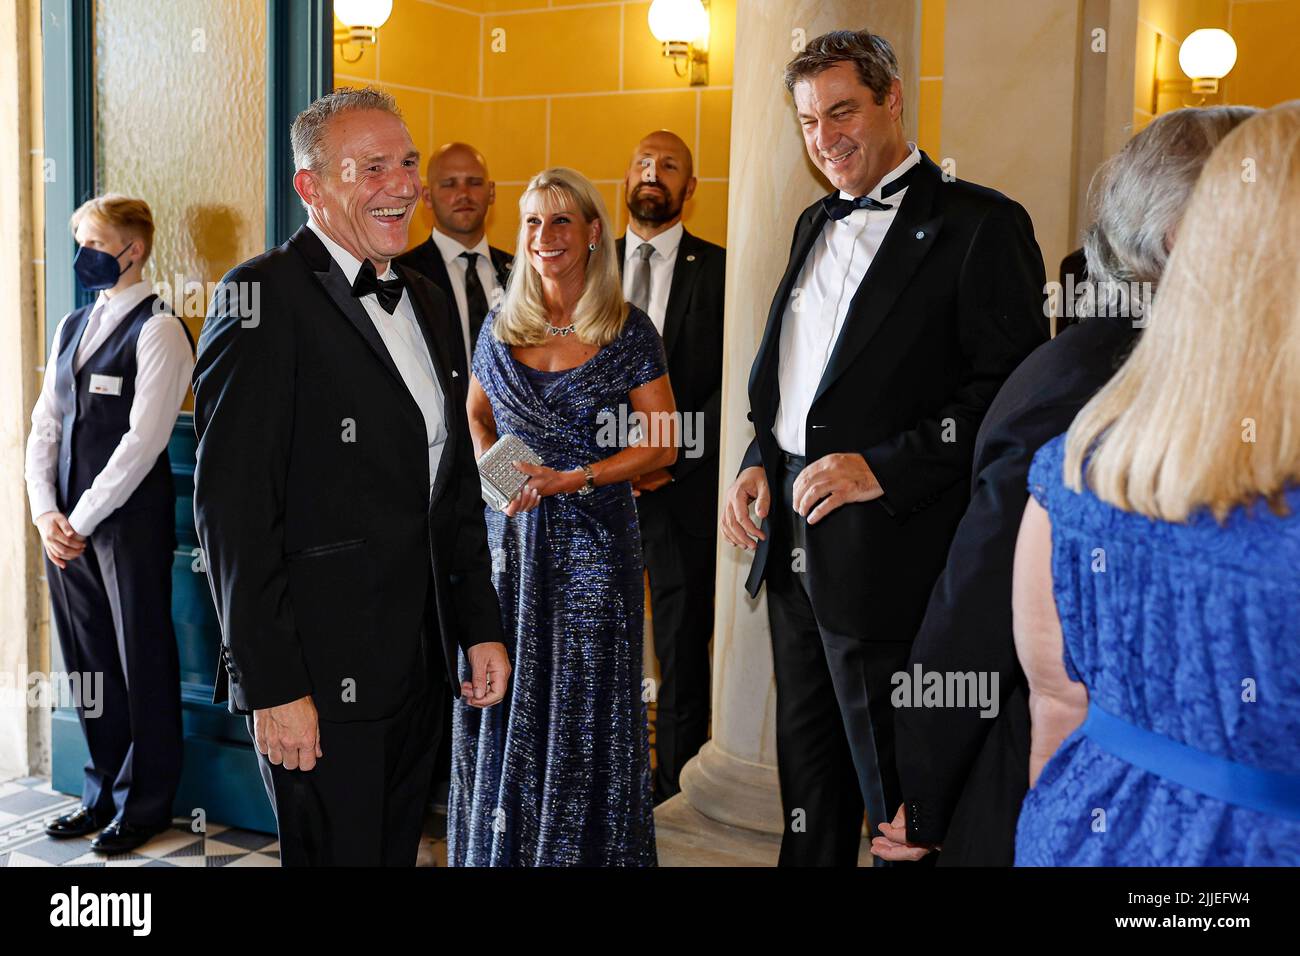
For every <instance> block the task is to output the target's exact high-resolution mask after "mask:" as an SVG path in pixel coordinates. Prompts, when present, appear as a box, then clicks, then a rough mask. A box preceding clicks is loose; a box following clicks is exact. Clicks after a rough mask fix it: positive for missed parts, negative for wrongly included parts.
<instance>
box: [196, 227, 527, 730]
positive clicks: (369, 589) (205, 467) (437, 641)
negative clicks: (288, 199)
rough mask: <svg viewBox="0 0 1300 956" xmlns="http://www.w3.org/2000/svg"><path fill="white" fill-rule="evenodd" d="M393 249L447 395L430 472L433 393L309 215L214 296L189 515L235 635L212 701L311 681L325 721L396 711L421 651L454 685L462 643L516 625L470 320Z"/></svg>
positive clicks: (238, 701)
mask: <svg viewBox="0 0 1300 956" xmlns="http://www.w3.org/2000/svg"><path fill="white" fill-rule="evenodd" d="M395 268H396V269H397V271H398V272H399V273H400V274H401V276H402V278H403V279H405V281H406V284H407V290H408V293H409V296H410V299H411V304H412V305H413V307H414V310H415V314H416V316H417V318H418V319H419V321H420V323H421V326H422V331H423V333H424V340H425V343H426V344H427V345H428V348H429V353H430V355H431V357H432V359H433V364H434V368H435V369H436V372H437V376H438V383H439V385H440V386H441V388H442V393H443V396H444V399H445V403H444V411H445V414H446V422H447V433H448V434H447V442H446V444H445V446H444V448H443V453H442V459H441V462H440V464H439V468H438V474H437V475H436V476H435V480H434V482H433V487H432V490H430V482H429V459H428V444H427V440H426V437H425V434H426V433H425V425H424V418H423V416H422V415H421V413H420V408H419V406H418V405H417V404H416V402H415V400H414V399H413V398H412V397H411V394H410V392H409V391H408V390H407V387H406V385H405V383H404V382H403V381H402V379H401V376H400V374H399V373H398V371H397V367H396V366H395V365H394V364H393V360H392V358H391V357H390V356H389V354H388V351H387V349H386V348H385V347H384V344H383V340H382V339H381V338H380V337H379V333H378V331H377V330H376V329H375V327H374V323H373V322H372V321H371V319H370V316H369V315H368V314H367V313H366V310H365V307H364V306H363V305H362V304H361V302H360V300H358V299H356V298H354V297H353V296H352V294H351V289H350V287H349V285H348V281H347V278H346V277H345V275H344V273H343V270H342V269H341V268H340V267H339V266H338V264H337V263H335V262H334V260H333V258H332V257H331V256H330V254H329V252H328V251H327V250H326V248H325V246H324V245H323V244H322V243H321V241H320V239H319V238H318V237H317V236H316V235H315V233H313V232H312V231H311V230H310V229H308V228H307V227H305V226H304V227H303V228H301V229H299V230H298V232H297V233H295V234H294V236H293V237H292V238H291V239H290V240H289V241H288V242H286V243H285V244H284V245H282V246H279V247H278V248H276V249H272V250H270V251H269V252H266V253H264V254H263V255H260V256H258V257H257V258H255V259H250V260H249V261H248V262H246V263H244V264H243V265H240V266H237V267H236V268H235V269H233V270H232V271H231V272H230V273H229V274H227V275H226V277H225V279H224V280H223V285H222V286H221V287H220V289H219V291H218V293H217V294H216V295H214V297H213V301H212V303H211V305H210V307H209V311H208V316H207V320H206V321H205V323H204V325H203V331H202V334H201V335H200V338H199V351H198V363H197V365H196V366H195V369H194V427H195V431H196V432H197V433H198V438H199V444H198V464H197V466H196V468H195V474H194V518H195V524H196V525H197V527H198V534H199V541H200V543H201V544H202V546H203V553H204V557H205V560H206V565H207V573H208V581H209V585H210V586H211V588H212V596H213V599H214V601H215V602H216V607H217V617H218V619H219V621H220V624H221V634H222V640H223V648H222V662H221V666H220V667H219V668H218V674H217V686H216V694H215V695H214V701H221V700H226V699H227V697H228V698H229V700H230V706H231V710H233V711H235V712H237V713H243V712H247V711H250V710H253V709H255V708H256V709H260V708H266V707H270V706H273V705H276V704H283V703H286V702H288V701H291V700H295V699H297V698H299V697H302V696H304V695H306V694H311V695H312V698H313V700H314V702H315V704H316V707H317V710H318V711H319V713H320V715H321V716H322V718H324V719H327V720H335V721H349V720H372V719H376V718H379V717H384V716H389V715H391V714H393V713H395V712H396V711H397V709H398V708H399V707H400V706H401V704H402V703H403V701H404V700H405V698H406V697H407V695H408V694H409V693H410V692H411V690H412V689H413V687H414V686H415V684H416V681H417V679H418V678H420V676H421V669H423V670H424V672H425V673H427V674H429V675H431V676H432V678H433V679H435V680H436V679H440V678H438V668H443V669H445V671H446V673H447V677H448V679H449V680H450V681H451V685H452V687H453V688H456V689H458V688H459V687H460V678H459V676H458V674H457V672H456V644H457V642H459V644H460V646H461V647H470V646H472V645H473V644H477V643H480V642H484V641H500V640H501V639H502V637H501V619H500V613H499V607H498V604H497V597H496V593H495V591H494V590H493V587H492V582H491V579H490V572H491V559H490V556H489V553H488V547H487V532H486V528H485V525H484V521H483V502H482V500H481V498H480V490H479V479H478V472H477V469H476V467H475V464H474V453H473V450H472V447H471V444H470V438H469V427H468V424H467V421H466V418H465V382H466V379H465V376H463V375H456V374H455V373H454V372H453V367H452V360H451V356H452V354H453V352H454V351H455V350H456V349H457V348H458V345H457V344H456V343H457V342H458V339H457V338H455V337H454V335H453V332H452V329H453V325H452V320H451V318H450V313H449V310H448V308H447V303H446V301H445V300H444V298H443V296H442V293H440V292H439V291H438V289H437V288H436V287H435V286H434V285H433V284H432V283H430V282H428V281H427V280H425V279H424V278H423V277H422V276H420V275H419V274H418V273H416V272H415V271H414V270H412V269H409V268H407V267H405V266H403V265H401V264H398V265H396V266H395ZM250 306H251V308H250ZM250 313H251V315H252V317H251V318H246V316H249V315H250Z"/></svg>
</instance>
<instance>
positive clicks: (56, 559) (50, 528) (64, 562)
mask: <svg viewBox="0 0 1300 956" xmlns="http://www.w3.org/2000/svg"><path fill="white" fill-rule="evenodd" d="M36 529H37V530H38V531H40V533H41V544H43V545H44V546H45V553H46V554H47V555H48V556H49V559H50V561H51V562H53V564H54V566H55V567H56V568H58V569H59V570H60V571H63V570H66V569H67V567H68V562H69V561H72V560H75V559H76V558H79V557H81V556H82V555H83V554H84V553H85V551H86V539H85V538H83V537H82V536H81V535H79V534H77V532H75V531H73V530H72V525H70V524H69V523H68V519H67V518H65V517H64V516H63V515H62V514H61V513H60V512H58V511H47V512H45V514H43V515H41V516H40V517H38V518H37V519H36Z"/></svg>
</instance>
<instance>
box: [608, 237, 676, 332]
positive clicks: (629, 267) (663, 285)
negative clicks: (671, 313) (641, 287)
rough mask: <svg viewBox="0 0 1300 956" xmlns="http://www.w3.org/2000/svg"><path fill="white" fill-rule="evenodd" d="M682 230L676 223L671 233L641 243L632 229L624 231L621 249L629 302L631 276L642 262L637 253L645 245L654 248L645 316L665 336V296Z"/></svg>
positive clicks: (624, 287)
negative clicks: (624, 238)
mask: <svg viewBox="0 0 1300 956" xmlns="http://www.w3.org/2000/svg"><path fill="white" fill-rule="evenodd" d="M684 231H685V227H684V226H683V225H682V224H681V223H680V222H678V223H677V224H676V225H675V226H673V227H672V228H671V229H665V230H664V231H663V232H661V233H659V235H657V236H655V237H654V238H653V239H648V240H647V239H642V238H641V237H640V236H638V235H637V234H636V233H635V232H633V231H632V230H631V229H629V230H628V231H627V236H626V242H625V243H624V246H625V248H624V249H623V298H625V299H627V300H628V301H629V302H630V301H632V300H631V298H630V297H631V295H632V281H633V278H634V276H633V273H634V271H635V269H636V261H637V259H639V258H641V257H640V255H639V254H638V253H637V251H636V250H637V249H638V248H639V247H641V246H643V245H645V244H646V243H647V242H649V243H650V245H651V246H653V247H654V250H655V251H654V255H652V256H651V257H650V302H649V303H648V307H647V308H646V312H648V313H649V315H650V321H651V322H653V323H654V324H655V328H656V329H658V330H659V334H660V335H663V334H664V318H665V316H666V315H667V314H668V293H669V292H670V291H671V289H672V284H673V267H674V266H675V265H676V264H677V249H678V247H680V246H681V244H682V233H683V232H684Z"/></svg>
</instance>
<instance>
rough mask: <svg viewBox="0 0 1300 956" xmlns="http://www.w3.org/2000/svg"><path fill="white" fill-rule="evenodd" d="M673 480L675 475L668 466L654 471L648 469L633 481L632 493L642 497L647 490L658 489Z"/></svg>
mask: <svg viewBox="0 0 1300 956" xmlns="http://www.w3.org/2000/svg"><path fill="white" fill-rule="evenodd" d="M672 480H673V476H672V475H671V474H670V473H669V471H668V469H667V468H656V469H655V470H654V471H647V472H646V473H645V474H644V475H640V476H638V477H637V478H635V479H634V480H633V481H632V494H633V495H634V496H636V497H638V498H639V497H640V496H641V495H642V494H644V493H645V492H647V491H658V490H659V489H660V488H662V487H663V486H664V485H666V484H668V482H670V481H672Z"/></svg>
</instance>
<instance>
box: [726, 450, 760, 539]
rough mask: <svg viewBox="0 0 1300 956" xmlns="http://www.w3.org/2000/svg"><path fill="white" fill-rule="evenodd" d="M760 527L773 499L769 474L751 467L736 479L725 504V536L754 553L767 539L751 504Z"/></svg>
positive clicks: (757, 467)
mask: <svg viewBox="0 0 1300 956" xmlns="http://www.w3.org/2000/svg"><path fill="white" fill-rule="evenodd" d="M751 501H752V502H753V503H754V513H755V514H756V515H758V520H759V523H760V524H761V523H762V521H763V519H764V518H766V517H767V511H768V507H769V505H770V503H771V495H770V494H769V493H768V490H767V473H766V472H765V471H763V466H762V465H751V466H750V467H749V468H746V469H745V470H744V471H742V472H741V473H740V474H738V475H737V476H736V480H735V481H733V482H732V483H731V487H730V488H728V489H727V494H726V496H725V497H724V498H723V502H722V536H723V537H724V538H726V539H727V540H728V541H730V542H731V543H732V544H734V545H735V546H736V547H738V548H744V549H745V550H746V551H753V550H754V549H755V548H757V547H758V542H760V541H763V540H765V539H766V537H767V536H766V535H765V534H763V532H762V530H761V529H760V528H759V527H758V525H757V524H755V523H754V522H753V521H752V520H751V519H750V517H749V504H750V502H751Z"/></svg>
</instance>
